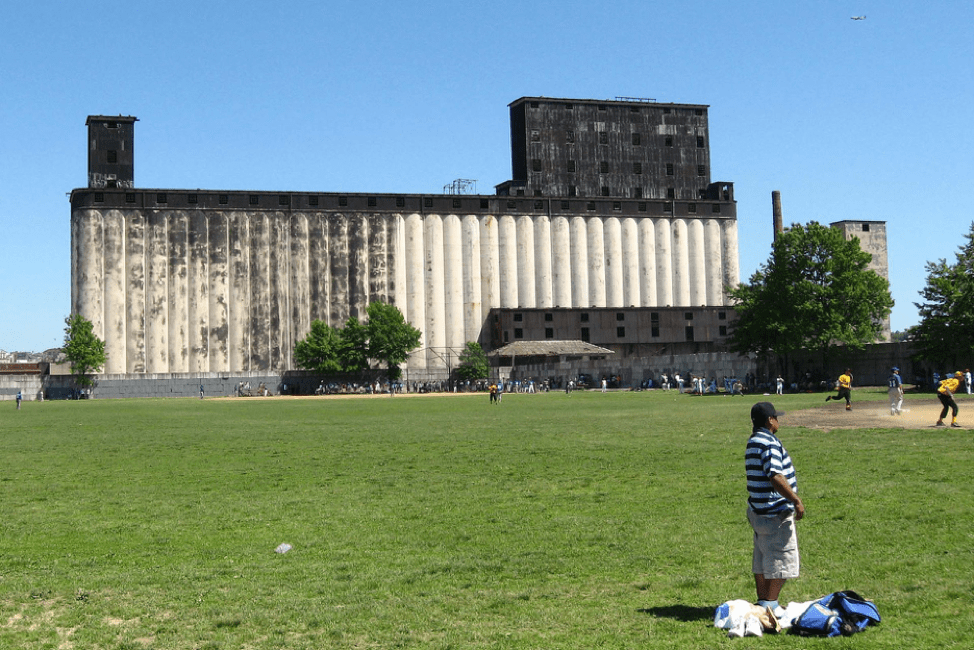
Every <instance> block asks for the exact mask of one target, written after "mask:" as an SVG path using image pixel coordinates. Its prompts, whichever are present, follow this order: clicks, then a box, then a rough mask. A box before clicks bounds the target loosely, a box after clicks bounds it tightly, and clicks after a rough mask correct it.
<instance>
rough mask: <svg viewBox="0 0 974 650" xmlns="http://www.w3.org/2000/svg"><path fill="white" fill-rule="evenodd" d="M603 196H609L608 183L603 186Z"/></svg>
mask: <svg viewBox="0 0 974 650" xmlns="http://www.w3.org/2000/svg"><path fill="white" fill-rule="evenodd" d="M602 196H609V187H608V186H607V185H603V186H602Z"/></svg>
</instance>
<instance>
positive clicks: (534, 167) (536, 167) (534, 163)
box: [531, 158, 541, 172]
mask: <svg viewBox="0 0 974 650" xmlns="http://www.w3.org/2000/svg"><path fill="white" fill-rule="evenodd" d="M531 171H535V172H540V171H541V159H540V158H533V159H532V160H531Z"/></svg>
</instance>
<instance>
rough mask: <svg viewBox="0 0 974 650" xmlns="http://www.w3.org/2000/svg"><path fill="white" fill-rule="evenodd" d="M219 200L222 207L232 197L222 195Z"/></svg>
mask: <svg viewBox="0 0 974 650" xmlns="http://www.w3.org/2000/svg"><path fill="white" fill-rule="evenodd" d="M315 198H317V197H315ZM218 200H219V201H220V205H226V204H227V203H229V202H230V195H228V194H221V195H220V196H219V197H218Z"/></svg>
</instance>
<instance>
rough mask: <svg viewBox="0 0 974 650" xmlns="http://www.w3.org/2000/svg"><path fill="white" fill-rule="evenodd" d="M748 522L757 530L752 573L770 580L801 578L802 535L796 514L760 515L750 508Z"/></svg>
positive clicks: (755, 531)
mask: <svg viewBox="0 0 974 650" xmlns="http://www.w3.org/2000/svg"><path fill="white" fill-rule="evenodd" d="M747 520H748V521H749V522H750V523H751V528H753V529H754V556H753V558H752V560H751V571H752V572H753V573H755V574H759V575H763V576H764V577H765V579H767V580H779V579H786V578H797V577H798V568H799V563H798V534H797V533H796V532H795V513H794V512H790V511H789V512H783V513H779V514H773V515H759V514H757V513H756V512H754V510H752V509H751V508H748V509H747Z"/></svg>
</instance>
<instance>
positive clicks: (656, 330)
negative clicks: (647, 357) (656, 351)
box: [649, 325, 659, 339]
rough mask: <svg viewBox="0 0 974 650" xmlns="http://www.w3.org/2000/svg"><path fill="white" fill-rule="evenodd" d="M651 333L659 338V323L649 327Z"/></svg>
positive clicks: (655, 337)
mask: <svg viewBox="0 0 974 650" xmlns="http://www.w3.org/2000/svg"><path fill="white" fill-rule="evenodd" d="M649 335H650V336H652V337H653V338H654V339H658V338H659V325H653V326H651V327H650V328H649Z"/></svg>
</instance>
